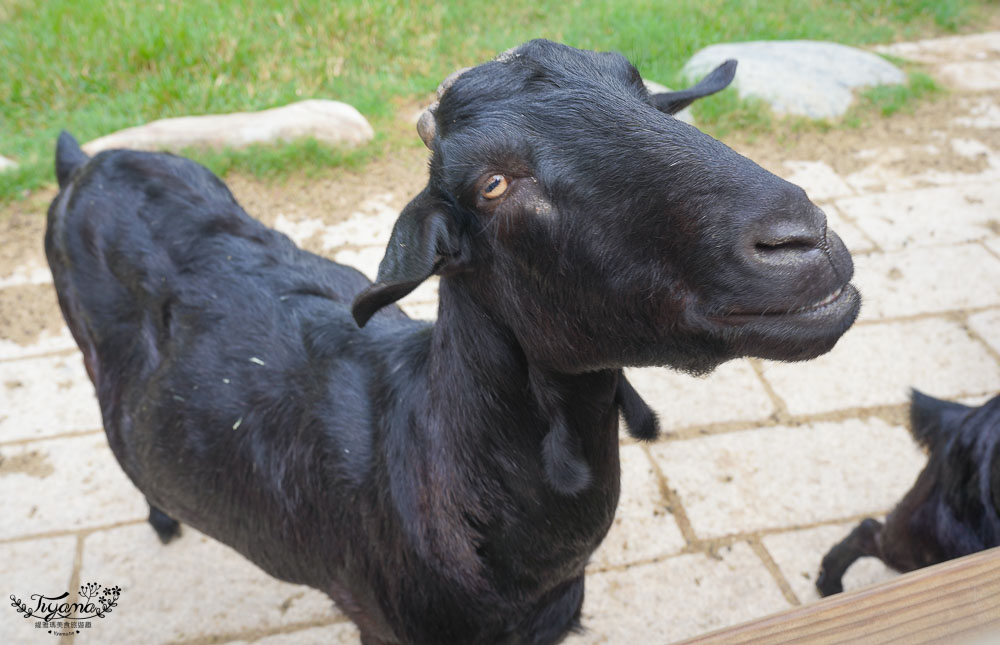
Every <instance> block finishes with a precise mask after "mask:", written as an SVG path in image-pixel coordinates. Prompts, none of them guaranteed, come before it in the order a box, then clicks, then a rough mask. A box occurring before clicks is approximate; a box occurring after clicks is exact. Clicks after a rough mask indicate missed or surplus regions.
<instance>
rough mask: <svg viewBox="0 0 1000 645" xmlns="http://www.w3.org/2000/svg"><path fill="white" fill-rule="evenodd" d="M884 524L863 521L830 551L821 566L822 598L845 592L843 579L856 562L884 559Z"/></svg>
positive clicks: (819, 583) (820, 586) (820, 583)
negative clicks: (882, 542)
mask: <svg viewBox="0 0 1000 645" xmlns="http://www.w3.org/2000/svg"><path fill="white" fill-rule="evenodd" d="M881 531H882V523H881V522H879V521H878V520H873V519H872V518H870V517H869V518H867V519H864V520H862V522H861V524H858V525H857V526H856V527H855V528H854V530H853V531H851V533H850V534H849V535H848V536H847V537H846V538H844V539H843V540H842V541H841V542H840V543H839V544H837V545H836V546H835V547H833V548H832V549H830V552H829V553H827V554H826V556H825V557H824V558H823V563H822V564H821V565H820V569H819V577H818V578H817V579H816V588H817V589H819V593H820V595H821V596H830V595H832V594H835V593H840V592H841V591H843V590H844V586H843V584H842V580H841V579H842V578H843V577H844V573H845V572H846V571H847V568H848V567H849V566H851V565H852V564H854V561H855V560H857V559H858V558H861V557H864V556H866V555H867V556H871V557H874V558H879V559H880V560H881V559H882V548H881V546H880V545H879V541H878V535H879V533H880V532H881Z"/></svg>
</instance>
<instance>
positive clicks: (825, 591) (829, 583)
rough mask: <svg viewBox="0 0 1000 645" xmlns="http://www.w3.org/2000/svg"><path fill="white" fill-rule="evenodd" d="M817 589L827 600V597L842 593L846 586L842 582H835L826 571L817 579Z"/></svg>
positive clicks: (821, 572)
mask: <svg viewBox="0 0 1000 645" xmlns="http://www.w3.org/2000/svg"><path fill="white" fill-rule="evenodd" d="M816 589H817V590H818V591H819V595H821V596H823V597H824V598H826V597H827V596H832V595H833V594H835V593H840V592H842V591H843V590H844V585H843V584H842V583H841V581H840V580H834V579H833V578H831V577H830V576H828V575H827V573H826V570H825V569H824V570H821V571H820V572H819V577H818V578H816Z"/></svg>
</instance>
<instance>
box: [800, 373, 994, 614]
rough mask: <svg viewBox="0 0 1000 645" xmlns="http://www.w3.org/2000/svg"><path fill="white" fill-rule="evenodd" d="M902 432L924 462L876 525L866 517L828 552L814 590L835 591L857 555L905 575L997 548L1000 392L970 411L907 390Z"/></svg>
mask: <svg viewBox="0 0 1000 645" xmlns="http://www.w3.org/2000/svg"><path fill="white" fill-rule="evenodd" d="M910 431H911V432H912V434H913V438H914V439H916V441H917V442H918V443H920V444H921V445H922V446H923V447H924V448H926V449H927V450H928V451H929V452H930V458H929V459H928V461H927V465H926V466H925V467H924V469H923V471H921V473H920V475H919V476H918V477H917V481H916V483H915V484H914V485H913V488H912V489H910V492H908V493H907V494H906V496H905V497H903V499H902V501H901V502H900V503H899V505H898V506H896V508H895V509H893V511H892V512H891V513H889V515H888V517H886V519H885V525H884V526H883V525H882V523H881V522H879V521H877V520H874V519H872V518H867V519H865V520H863V521H862V522H861V523H860V524H859V525H858V526H857V527H856V528H855V529H854V530H853V531H851V533H850V534H849V535H848V536H847V537H846V538H844V540H843V541H841V542H840V543H839V544H837V545H836V546H834V547H833V548H832V549H830V552H829V553H827V554H826V556H825V557H824V558H823V563H822V564H821V566H820V573H819V577H818V578H817V579H816V587H817V588H818V589H819V592H820V594H822V595H824V596H829V595H831V594H835V593H840V592H841V591H843V590H844V587H843V584H842V582H841V579H842V578H843V576H844V573H845V572H846V571H847V568H848V567H850V566H851V565H852V564H854V561H855V560H857V559H858V558H860V557H863V556H872V557H875V558H878V559H879V560H881V561H882V562H884V563H885V564H886V565H887V566H889V567H892V568H893V569H895V570H896V571H900V572H903V573H905V572H907V571H913V570H914V569H920V568H921V567H929V566H931V565H932V564H938V563H939V562H944V561H945V560H951V559H952V558H960V557H962V556H963V555H969V554H970V553H976V552H977V551H982V550H984V549H989V548H991V547H994V546H1000V396H996V397H993V398H992V399H990V400H989V401H988V402H987V403H985V404H984V405H982V406H980V407H978V408H972V407H969V406H966V405H962V404H960V403H951V402H949V401H940V400H938V399H935V398H933V397H930V396H927V395H926V394H921V393H920V392H917V391H916V390H914V391H913V395H912V397H911V401H910Z"/></svg>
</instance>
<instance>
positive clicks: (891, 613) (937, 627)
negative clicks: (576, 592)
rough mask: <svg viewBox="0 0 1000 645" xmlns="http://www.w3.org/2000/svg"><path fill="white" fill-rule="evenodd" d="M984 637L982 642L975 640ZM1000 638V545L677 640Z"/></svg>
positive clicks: (742, 644) (819, 643)
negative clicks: (878, 582)
mask: <svg viewBox="0 0 1000 645" xmlns="http://www.w3.org/2000/svg"><path fill="white" fill-rule="evenodd" d="M980 639H982V640H980ZM973 640H974V642H975V643H977V645H978V644H979V643H982V644H987V643H988V644H990V645H992V644H994V643H1000V547H997V548H995V549H990V550H988V551H983V552H981V553H976V554H973V555H970V556H966V557H964V558H959V559H958V560H950V561H948V562H943V563H941V564H939V565H936V566H933V567H928V568H926V569H918V570H917V571H914V572H912V573H909V574H906V575H904V576H900V577H898V578H895V579H893V580H890V581H888V582H883V583H881V584H878V585H873V586H871V587H868V588H865V589H860V590H858V591H853V592H848V593H842V594H837V595H836V596H831V597H830V598H826V599H824V600H821V601H819V602H815V603H812V604H809V605H804V606H801V607H793V608H792V609H788V610H786V611H783V612H780V613H777V614H773V615H771V616H766V617H764V618H759V619H757V620H752V621H750V622H748V623H744V624H742V625H736V626H734V627H727V628H725V629H720V630H718V631H714V632H711V633H709V634H704V635H702V636H698V637H697V638H693V639H690V640H687V641H684V642H683V644H679V645H750V644H759V645H763V644H765V643H766V644H767V645H778V644H782V643H803V644H804V643H809V644H810V645H813V644H816V645H825V644H832V643H851V644H852V645H862V644H868V643H899V644H900V645H910V644H911V643H912V644H917V643H948V644H952V643H966V642H970V641H973Z"/></svg>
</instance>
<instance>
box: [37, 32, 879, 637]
mask: <svg viewBox="0 0 1000 645" xmlns="http://www.w3.org/2000/svg"><path fill="white" fill-rule="evenodd" d="M734 67H735V64H734V63H732V62H730V63H727V64H725V65H723V66H722V67H720V68H719V69H718V70H716V71H715V72H713V73H712V74H711V75H710V76H709V77H708V78H707V79H706V80H705V81H703V82H702V83H700V84H699V85H697V86H695V87H694V88H692V89H690V90H685V91H682V92H675V93H668V94H660V95H654V96H650V95H649V93H648V92H647V91H646V89H645V88H644V86H643V83H642V79H641V78H640V76H639V73H638V72H637V71H636V69H635V67H633V66H632V65H631V64H629V62H628V61H627V60H626V59H625V58H624V57H622V56H620V55H618V54H607V53H594V52H587V51H580V50H576V49H572V48H570V47H565V46H562V45H557V44H555V43H551V42H547V41H532V42H530V43H527V44H525V45H523V46H521V47H519V48H517V49H514V50H512V51H509V52H507V53H505V54H503V55H502V56H500V57H498V58H497V59H496V60H493V61H490V62H487V63H485V64H483V65H480V66H478V67H475V68H473V69H470V70H467V71H465V72H464V73H462V74H460V75H458V76H453V77H451V78H450V79H449V81H448V83H447V84H445V86H444V87H443V89H442V93H441V96H440V103H439V104H438V105H436V106H435V108H434V109H433V110H432V111H431V112H429V113H428V115H427V116H425V117H424V118H423V119H421V124H420V132H421V135H422V136H423V137H424V139H425V141H426V142H427V144H428V146H429V147H430V149H431V151H432V156H431V161H430V176H429V180H428V183H427V186H426V188H425V189H424V190H423V191H422V192H421V193H420V194H419V195H417V196H416V197H414V198H413V200H412V201H411V202H410V203H409V204H408V205H407V206H406V208H405V209H404V210H403V211H402V213H401V214H400V216H399V219H398V221H397V222H396V225H395V227H394V229H393V232H392V237H391V240H390V242H389V245H388V248H387V249H386V254H385V258H384V259H383V261H382V263H381V266H380V267H379V272H378V279H377V281H376V282H375V283H374V284H371V283H370V282H369V281H368V280H367V279H365V278H364V277H363V276H362V275H361V274H360V273H359V272H357V271H355V270H354V269H351V268H349V267H345V266H342V265H338V264H335V263H332V262H329V261H327V260H325V259H322V258H320V257H317V256H315V255H312V254H309V253H306V252H304V251H301V250H299V249H297V248H296V247H295V246H294V245H293V244H292V243H291V242H290V241H289V240H288V239H287V238H286V237H285V236H283V235H281V234H279V233H277V232H275V231H272V230H269V229H267V228H265V227H264V226H262V225H261V224H260V223H258V222H257V221H255V220H253V219H252V218H250V217H249V216H248V215H247V214H246V213H245V212H244V211H243V210H242V209H241V208H240V207H239V205H238V204H237V203H236V202H235V200H234V199H233V197H232V195H231V194H230V192H229V191H228V190H227V189H226V187H225V185H223V184H222V182H220V181H219V180H218V179H217V178H216V177H215V176H213V175H212V174H211V173H209V172H208V171H207V170H205V169H204V168H202V167H201V166H199V165H197V164H195V163H193V162H191V161H187V160H185V159H181V158H178V157H173V156H169V155H162V154H150V153H142V152H130V151H110V152H105V153H101V154H99V155H97V156H96V157H94V158H93V159H88V158H87V157H86V156H85V155H84V154H83V153H82V152H81V150H80V149H79V147H78V146H77V145H76V142H75V141H73V140H72V138H71V137H69V136H68V135H64V136H63V137H62V138H61V139H60V142H59V147H58V154H57V175H58V178H59V183H60V186H61V187H62V191H61V192H60V194H59V196H58V197H57V198H56V199H55V201H54V202H53V204H52V206H51V208H50V210H49V220H48V230H47V233H46V252H47V255H48V258H49V263H50V265H51V267H52V272H53V275H54V278H55V285H56V288H57V291H58V294H59V302H60V306H61V308H62V311H63V314H64V316H65V317H66V320H67V322H68V324H69V326H70V329H71V331H72V333H73V335H74V337H75V338H76V341H77V342H78V344H79V345H80V348H81V350H82V351H83V356H84V361H85V363H86V366H87V370H88V372H89V375H90V377H91V379H92V380H93V382H94V384H95V387H96V389H97V393H98V398H99V400H100V405H101V410H102V413H103V418H104V425H105V429H106V431H107V435H108V439H109V442H110V444H111V447H112V449H113V450H114V453H115V455H116V457H117V458H118V460H119V462H120V463H121V465H122V468H123V469H124V470H125V472H126V473H127V474H128V476H129V477H130V478H131V479H132V481H133V482H134V483H135V485H136V486H137V487H138V488H139V489H140V490H141V491H142V492H143V493H144V494H145V495H146V497H147V499H148V500H149V503H150V507H151V511H150V520H151V521H152V523H153V525H154V527H155V528H156V529H157V531H158V532H159V534H160V536H161V537H162V538H163V539H164V541H167V540H169V539H170V538H171V537H172V536H174V535H176V532H177V530H178V523H177V522H178V521H180V522H184V523H187V524H190V525H191V526H193V527H196V528H197V529H198V530H200V531H203V532H205V533H207V534H208V535H210V536H212V537H214V538H216V539H218V540H220V541H221V542H224V543H225V544H228V545H229V546H231V547H233V548H234V549H236V550H237V551H239V552H240V553H242V554H243V555H245V556H246V557H247V558H249V559H250V560H252V561H253V562H255V563H256V564H258V565H259V566H260V567H261V568H263V569H264V570H265V571H267V572H268V573H270V574H271V575H273V576H275V577H278V578H281V579H283V580H287V581H290V582H296V583H301V584H306V585H310V586H312V587H315V588H317V589H321V590H323V591H324V592H326V593H328V594H329V595H330V596H331V597H332V598H333V599H334V600H335V601H336V603H337V604H338V605H339V606H340V608H341V609H342V610H343V611H344V612H345V613H346V614H347V615H349V616H350V617H351V619H353V620H354V622H355V623H356V624H357V625H358V626H359V628H360V629H361V634H362V640H363V642H364V643H366V644H375V643H421V644H424V643H426V644H431V643H435V644H437V643H463V644H475V643H509V644H513V643H537V644H542V643H555V642H558V641H560V640H561V639H562V638H563V637H564V636H565V635H566V633H567V632H568V631H569V630H571V629H574V628H576V627H577V626H578V625H579V619H580V608H581V605H582V602H583V588H584V566H585V565H586V563H587V560H588V558H589V557H590V555H591V553H592V552H593V551H594V550H595V549H596V548H597V546H598V544H599V543H600V542H601V540H602V539H603V538H604V535H605V533H606V532H607V530H608V528H609V526H610V525H611V522H612V519H613V516H614V513H615V507H616V505H617V502H618V494H619V462H618V433H617V430H618V415H619V410H620V409H621V410H622V411H623V413H624V416H625V418H626V420H627V423H628V424H629V425H630V426H631V429H632V430H633V431H634V432H636V433H637V434H639V435H641V436H643V437H646V438H649V437H651V436H652V435H654V434H655V421H654V418H653V416H652V414H651V412H650V411H649V410H648V408H646V407H645V406H644V405H643V403H642V401H641V399H639V397H638V395H637V394H636V393H635V392H634V391H633V390H632V389H631V388H630V387H629V386H628V383H627V382H626V381H625V380H624V378H623V376H622V371H621V370H622V367H623V366H627V365H666V366H672V367H675V368H679V369H683V370H688V371H690V372H706V371H708V370H711V369H712V368H713V367H715V366H716V365H718V364H720V363H722V362H723V361H726V360H728V359H731V358H734V357H738V356H748V355H749V356H760V357H765V358H772V359H778V360H803V359H808V358H811V357H814V356H817V355H819V354H822V353H824V352H826V351H828V350H829V349H830V348H831V347H833V345H834V344H835V343H836V342H837V340H838V339H839V338H840V336H841V335H842V334H843V333H844V332H845V331H846V330H847V329H848V327H850V325H851V324H852V322H853V321H854V319H855V317H856V315H857V312H858V308H859V306H860V299H859V296H858V294H857V291H856V290H855V289H854V288H853V287H852V286H851V285H850V284H849V282H848V281H849V280H850V278H851V274H852V270H853V269H852V263H851V258H850V256H849V254H848V253H847V251H846V249H845V248H844V246H843V244H842V243H841V242H840V240H839V239H838V238H837V236H836V235H835V234H834V233H833V232H831V231H829V230H828V228H827V226H826V219H825V217H824V215H823V213H822V212H821V211H820V210H819V209H818V208H816V206H814V205H813V204H812V203H811V202H810V201H809V199H808V198H807V197H806V195H805V193H804V192H803V191H802V190H801V189H800V188H798V187H796V186H793V185H791V184H789V183H787V182H785V181H783V180H782V179H779V178H778V177H776V176H775V175H772V174H771V173H769V172H767V171H765V170H763V169H762V168H760V167H759V166H757V165H756V164H754V163H753V162H751V161H749V160H747V159H745V158H744V157H741V156H740V155H738V154H736V153H735V152H733V151H732V150H730V149H729V148H727V147H726V146H725V145H723V144H722V143H720V142H718V141H716V140H715V139H712V138H711V137H708V136H706V135H705V134H702V133H701V132H699V131H698V130H696V129H695V128H693V127H691V126H689V125H686V124H684V123H682V122H680V121H677V120H675V119H674V118H673V117H672V116H670V115H671V114H672V113H673V112H675V111H677V110H679V109H681V108H683V107H684V106H685V105H687V104H688V103H690V102H691V101H692V100H694V99H695V98H697V97H699V96H703V95H705V94H710V93H712V92H715V91H718V90H719V89H722V88H723V87H725V86H726V85H727V84H728V83H729V81H730V80H731V79H732V75H733V71H734ZM433 274H437V275H439V276H441V280H440V290H439V291H440V305H439V315H438V320H437V322H436V324H430V323H426V322H418V321H411V320H410V319H409V318H407V317H406V316H405V315H404V314H403V313H402V311H401V310H400V309H399V308H398V307H397V306H396V305H395V304H394V302H395V301H397V300H398V299H399V298H401V297H403V296H404V295H405V294H407V293H408V292H410V291H412V290H413V289H414V288H415V287H416V286H417V285H418V284H420V283H421V282H422V281H424V280H425V279H427V278H428V277H429V276H431V275H433Z"/></svg>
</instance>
